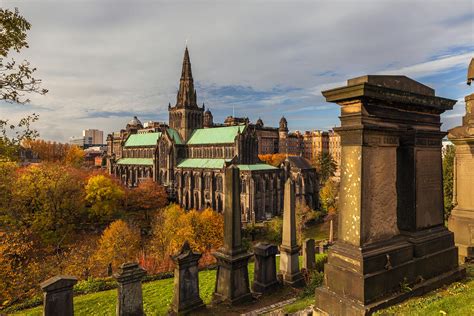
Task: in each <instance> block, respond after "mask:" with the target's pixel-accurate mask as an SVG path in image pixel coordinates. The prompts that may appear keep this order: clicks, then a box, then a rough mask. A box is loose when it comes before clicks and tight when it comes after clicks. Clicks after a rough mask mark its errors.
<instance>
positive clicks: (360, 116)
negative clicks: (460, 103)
mask: <svg viewBox="0 0 474 316" xmlns="http://www.w3.org/2000/svg"><path fill="white" fill-rule="evenodd" d="M323 95H324V96H325V97H326V99H327V101H329V102H336V103H338V104H339V105H341V117H340V118H341V127H339V128H337V133H338V134H339V135H341V144H342V151H341V152H342V166H341V186H340V193H339V201H340V204H339V205H340V208H339V219H338V227H339V228H338V229H339V230H338V240H337V241H336V242H335V244H334V245H333V246H332V247H330V248H329V252H328V263H327V264H326V266H325V286H324V287H322V288H319V289H317V290H316V306H317V308H318V309H320V310H322V311H324V312H326V313H329V314H330V315H365V314H368V313H371V312H372V311H374V310H376V309H378V308H381V307H383V306H387V305H388V304H393V303H396V302H398V301H399V300H401V299H404V298H406V297H407V295H403V294H402V293H401V292H400V284H401V283H403V282H408V283H410V284H414V283H415V281H416V280H424V281H422V282H421V283H422V284H419V288H426V287H428V285H429V286H433V284H435V285H437V286H439V285H441V284H443V282H451V281H452V280H455V279H458V278H460V277H462V273H463V270H462V269H461V270H460V269H459V268H458V266H457V263H456V257H457V249H456V248H455V247H454V243H453V236H452V234H451V233H450V232H449V231H447V230H446V229H445V228H444V226H443V217H442V216H443V213H442V212H443V203H442V201H443V200H442V182H441V180H442V179H441V174H442V173H441V139H442V138H443V136H444V135H445V133H442V132H440V125H441V124H440V114H441V113H442V112H444V111H445V110H447V109H451V108H452V107H453V105H454V103H455V101H454V100H449V99H443V98H439V97H436V96H434V91H432V89H430V88H428V87H426V86H424V85H422V84H419V83H417V82H415V81H413V80H411V79H409V78H406V77H404V76H382V77H380V76H366V77H361V78H355V79H354V80H352V79H351V80H349V81H348V86H346V87H341V88H336V89H332V90H329V91H324V92H323ZM425 286H426V287H425ZM394 293H398V294H394Z"/></svg>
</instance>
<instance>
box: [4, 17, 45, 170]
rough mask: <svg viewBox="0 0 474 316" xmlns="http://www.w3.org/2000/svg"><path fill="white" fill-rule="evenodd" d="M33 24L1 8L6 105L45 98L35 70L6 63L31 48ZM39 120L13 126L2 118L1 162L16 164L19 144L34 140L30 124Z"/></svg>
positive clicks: (24, 63) (25, 120) (31, 117)
mask: <svg viewBox="0 0 474 316" xmlns="http://www.w3.org/2000/svg"><path fill="white" fill-rule="evenodd" d="M30 28H31V24H30V23H29V22H28V21H27V20H26V19H25V18H24V17H23V16H21V15H20V13H19V12H18V9H15V10H14V11H11V10H8V9H3V8H0V30H1V31H0V100H4V101H6V102H15V103H26V102H28V101H29V100H28V99H26V98H25V94H27V93H39V94H46V93H47V92H48V91H47V90H46V89H41V88H40V84H41V80H39V79H36V78H34V77H33V74H34V72H35V71H36V68H32V67H31V65H30V63H29V62H27V61H26V60H24V61H22V62H20V63H17V62H16V61H15V60H14V59H10V60H8V61H6V58H7V57H8V55H9V54H10V53H11V52H14V53H20V50H21V49H23V48H27V47H28V42H27V41H26V36H27V34H26V33H27V31H28V30H29V29H30ZM36 120H38V115H37V114H35V113H33V114H32V115H28V116H26V117H25V118H23V119H21V120H20V122H18V123H10V122H9V120H8V119H6V118H0V161H5V160H17V159H18V153H19V148H20V144H21V142H22V141H24V140H25V139H33V138H35V137H37V136H38V132H37V131H36V130H34V129H32V128H31V124H32V123H34V122H35V121H36Z"/></svg>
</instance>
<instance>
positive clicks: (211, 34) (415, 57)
mask: <svg viewBox="0 0 474 316" xmlns="http://www.w3.org/2000/svg"><path fill="white" fill-rule="evenodd" d="M0 4H1V6H2V7H7V8H14V7H18V8H19V10H20V12H21V13H22V14H23V15H24V16H25V17H26V18H27V19H28V20H29V21H30V22H31V24H32V29H31V31H30V32H29V34H28V41H29V43H30V48H28V49H25V50H23V51H22V52H21V54H20V56H15V58H21V59H27V60H28V61H30V62H31V63H32V64H33V65H34V66H35V67H37V68H38V71H37V77H39V78H41V79H43V86H44V87H45V88H47V89H49V90H50V92H49V93H48V94H47V95H46V96H31V97H30V99H31V104H29V105H21V106H20V105H14V104H0V117H1V118H9V119H11V120H12V121H15V120H17V119H19V118H20V117H23V116H25V115H27V114H30V113H33V112H35V113H38V114H39V115H40V121H39V122H38V123H37V125H36V126H37V128H38V130H39V131H40V134H41V137H42V138H45V139H49V140H57V141H67V140H68V139H69V137H70V136H76V135H80V134H81V131H82V129H86V128H99V129H102V130H104V131H105V132H107V133H109V132H111V131H113V130H119V129H120V128H123V127H124V125H125V124H126V122H127V121H128V120H129V119H130V118H131V117H133V116H134V115H137V116H138V117H139V118H140V119H141V120H142V122H143V121H148V120H159V121H167V120H168V114H167V106H168V103H169V102H171V104H174V102H176V90H177V87H178V81H179V76H180V72H181V62H182V58H183V53H184V46H185V42H186V40H187V43H188V47H189V51H190V57H191V63H192V67H193V76H194V80H195V84H196V86H197V93H198V102H199V103H203V102H204V103H205V105H206V107H208V108H210V109H211V110H212V112H213V114H214V119H215V121H219V122H221V121H223V120H224V118H225V117H226V116H227V115H231V114H232V111H235V115H236V116H248V117H249V118H250V119H251V120H252V121H256V120H257V119H258V118H259V117H261V118H262V119H263V121H264V123H265V125H272V126H277V123H278V120H279V118H280V117H281V116H282V115H284V116H285V117H287V119H288V122H289V127H290V129H291V130H312V129H329V128H332V127H333V126H336V125H338V124H339V120H338V114H339V107H338V106H337V105H335V104H330V103H326V102H325V101H324V98H323V97H322V95H321V91H322V90H325V89H329V88H333V87H337V86H341V85H343V84H344V82H345V80H347V79H348V78H352V77H356V76H360V75H364V74H381V73H383V74H402V75H407V76H409V77H412V78H414V79H416V80H418V81H421V82H422V83H424V84H426V85H428V86H431V87H433V88H434V89H436V94H437V95H438V96H443V97H448V98H452V99H457V100H459V101H458V103H457V105H456V106H455V109H454V110H453V111H449V112H448V113H446V114H444V116H443V122H444V124H443V129H445V130H446V129H448V128H451V127H453V126H456V125H458V124H459V123H460V121H461V116H462V115H463V114H464V102H463V97H464V96H465V95H467V94H469V93H472V92H474V89H473V88H469V87H468V86H467V85H466V71H467V65H468V63H469V61H470V59H471V58H472V57H474V1H472V0H466V1H457V0H450V1H441V0H438V1H428V0H427V1H416V2H415V1H403V0H396V1H381V0H372V1H366V0H363V1H337V0H331V1H166V2H165V1H163V2H159V1H151V0H150V1H137V0H135V1H120V0H114V1H105V0H94V1H72V0H71V1H64V0H62V1H48V0H41V1H40V0H36V1H34V0H29V1H27V0H22V1H8V0H0ZM12 57H13V55H12Z"/></svg>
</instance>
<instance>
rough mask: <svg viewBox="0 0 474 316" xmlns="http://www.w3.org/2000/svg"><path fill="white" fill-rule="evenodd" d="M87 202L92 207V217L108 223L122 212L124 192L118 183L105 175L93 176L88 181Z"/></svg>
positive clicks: (86, 188) (86, 189)
mask: <svg viewBox="0 0 474 316" xmlns="http://www.w3.org/2000/svg"><path fill="white" fill-rule="evenodd" d="M85 191H86V197H85V200H86V202H87V203H88V206H90V210H91V213H92V215H95V216H96V217H98V218H99V219H101V220H103V221H106V220H109V219H111V218H113V216H115V215H117V214H118V213H119V211H120V210H121V205H122V202H123V198H124V196H125V192H124V190H123V189H122V188H121V187H120V185H119V184H118V183H116V182H115V181H114V180H112V179H111V178H110V177H108V176H105V175H103V174H98V175H95V176H92V177H91V178H89V180H88V181H87V184H86V187H85Z"/></svg>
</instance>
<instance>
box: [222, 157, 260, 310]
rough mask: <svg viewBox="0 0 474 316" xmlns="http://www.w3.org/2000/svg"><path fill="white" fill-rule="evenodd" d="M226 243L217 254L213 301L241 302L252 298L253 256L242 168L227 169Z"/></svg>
mask: <svg viewBox="0 0 474 316" xmlns="http://www.w3.org/2000/svg"><path fill="white" fill-rule="evenodd" d="M224 203H225V204H224V246H223V247H222V248H221V249H219V251H217V252H215V253H214V254H213V255H214V257H215V258H216V259H217V279H216V287H215V291H214V296H213V301H214V302H216V303H219V302H224V303H228V304H237V303H240V302H244V301H247V300H251V299H252V294H251V293H250V287H249V274H248V269H247V265H248V261H249V258H250V257H251V256H252V254H251V253H248V252H247V251H246V250H245V249H244V248H243V246H242V232H241V213H240V177H239V168H238V167H237V166H235V165H231V166H229V167H227V168H226V170H225V201H224Z"/></svg>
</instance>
